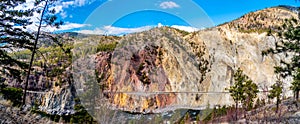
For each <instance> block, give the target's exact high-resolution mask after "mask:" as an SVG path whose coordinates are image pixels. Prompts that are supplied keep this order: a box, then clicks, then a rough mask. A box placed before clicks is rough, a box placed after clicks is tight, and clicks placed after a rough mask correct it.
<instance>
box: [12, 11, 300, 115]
mask: <svg viewBox="0 0 300 124" xmlns="http://www.w3.org/2000/svg"><path fill="white" fill-rule="evenodd" d="M292 18H294V19H296V20H297V14H295V13H293V12H291V11H289V10H287V9H286V8H282V7H281V8H269V9H265V10H261V11H257V12H254V13H250V14H247V15H245V16H243V17H242V18H240V19H237V20H235V21H233V22H230V23H226V24H223V25H220V26H217V27H214V28H210V29H205V30H201V31H198V32H193V33H190V34H188V35H183V34H182V32H180V31H178V30H175V29H173V28H169V27H161V28H155V29H152V30H150V31H145V32H141V33H135V34H129V35H127V36H123V37H121V38H114V37H104V36H103V37H101V38H99V37H97V36H91V38H90V39H89V36H86V37H84V38H87V39H88V40H92V41H93V40H95V41H96V40H100V41H103V42H104V43H110V42H115V41H117V42H118V45H117V47H116V48H115V50H113V51H110V50H108V51H102V52H99V53H97V54H92V55H89V56H87V57H83V58H79V59H78V61H79V62H76V61H77V60H76V61H75V62H73V65H72V66H74V67H77V69H79V70H77V72H79V73H76V74H73V76H74V77H75V80H74V82H72V83H70V82H68V81H67V80H66V81H65V82H66V83H65V84H66V85H63V86H55V85H54V86H53V85H49V86H50V87H52V88H51V89H52V90H50V91H47V92H43V93H29V94H30V95H29V96H30V98H29V99H28V102H29V103H31V105H35V104H36V105H39V110H41V111H45V112H47V113H49V114H59V115H67V114H73V113H74V105H75V101H74V99H75V96H76V94H75V93H76V92H77V93H79V94H80V95H86V96H85V98H87V99H81V100H82V101H83V100H89V101H94V102H98V103H96V104H94V105H96V106H99V105H101V104H107V105H108V107H110V108H114V109H118V110H123V111H129V112H136V113H157V112H163V111H167V110H174V109H178V108H194V109H202V108H203V107H204V106H206V105H207V104H210V105H211V106H213V105H229V104H232V103H233V100H232V99H231V97H230V95H229V94H228V93H225V92H226V90H225V88H228V87H229V86H230V85H232V84H233V83H234V80H233V74H234V71H235V70H236V69H237V68H241V69H242V70H243V71H244V73H245V74H246V75H248V76H249V77H250V78H251V79H252V80H253V81H254V82H255V83H256V84H258V86H259V89H260V90H266V88H267V87H270V85H271V84H273V83H274V82H275V79H276V78H275V77H276V76H275V74H274V69H273V67H274V66H275V65H278V64H279V62H280V60H282V59H286V58H284V57H283V56H280V55H269V56H262V54H261V52H262V51H263V50H266V49H268V48H272V47H274V46H275V42H276V39H277V37H276V36H275V37H272V36H267V35H266V34H267V33H266V30H268V29H272V30H280V29H279V27H280V26H281V25H282V24H283V23H284V20H286V19H292ZM92 45H97V44H90V46H92ZM79 48H80V47H79ZM79 51H80V50H79ZM75 69H76V68H75ZM85 69H86V70H92V71H84V70H85ZM95 69H96V71H95ZM73 71H74V70H73ZM95 74H96V77H93V75H95ZM40 75H43V74H40ZM36 77H40V78H36V79H34V78H33V79H32V80H33V81H36V82H41V81H43V80H44V78H43V76H36ZM64 77H68V76H64ZM76 79H78V80H76ZM67 82H68V84H67ZM91 82H96V84H93V83H91ZM285 82H286V83H287V82H289V81H288V80H287V81H285ZM16 84H17V83H16ZM49 84H52V83H50V82H49ZM73 84H74V85H80V88H79V89H78V88H77V89H76V90H77V91H75V89H74V87H73ZM99 84H100V88H99V87H98V86H99ZM33 87H35V86H33ZM285 87H286V89H288V85H285ZM87 89H88V90H87ZM89 89H93V91H91V92H90V90H89ZM100 91H101V92H100ZM99 93H100V94H99ZM287 93H288V92H287ZM87 95H89V96H87ZM287 95H289V94H287ZM99 96H100V97H99ZM260 96H261V97H266V96H264V94H260ZM95 98H96V99H95ZM100 99H101V100H100ZM99 101H101V102H99ZM88 105H89V106H90V105H91V103H88ZM107 111H108V110H107Z"/></svg>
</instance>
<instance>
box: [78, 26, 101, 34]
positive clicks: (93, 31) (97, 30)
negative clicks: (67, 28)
mask: <svg viewBox="0 0 300 124" xmlns="http://www.w3.org/2000/svg"><path fill="white" fill-rule="evenodd" d="M75 32H77V33H82V34H98V35H100V34H105V31H103V30H101V29H99V28H96V29H94V30H80V31H75Z"/></svg>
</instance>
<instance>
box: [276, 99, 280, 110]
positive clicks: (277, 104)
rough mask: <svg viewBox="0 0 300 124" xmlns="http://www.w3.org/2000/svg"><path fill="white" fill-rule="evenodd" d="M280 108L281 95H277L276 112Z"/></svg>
mask: <svg viewBox="0 0 300 124" xmlns="http://www.w3.org/2000/svg"><path fill="white" fill-rule="evenodd" d="M278 108H279V96H278V97H277V100H276V113H278Z"/></svg>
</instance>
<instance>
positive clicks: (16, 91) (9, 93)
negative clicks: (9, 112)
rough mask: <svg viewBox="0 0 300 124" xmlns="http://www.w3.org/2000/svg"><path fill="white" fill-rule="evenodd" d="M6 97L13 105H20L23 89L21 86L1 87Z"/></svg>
mask: <svg viewBox="0 0 300 124" xmlns="http://www.w3.org/2000/svg"><path fill="white" fill-rule="evenodd" d="M0 94H2V95H3V98H4V99H7V100H10V101H11V102H12V105H13V106H20V105H21V103H22V95H23V90H22V89H21V88H14V87H5V88H1V89H0Z"/></svg>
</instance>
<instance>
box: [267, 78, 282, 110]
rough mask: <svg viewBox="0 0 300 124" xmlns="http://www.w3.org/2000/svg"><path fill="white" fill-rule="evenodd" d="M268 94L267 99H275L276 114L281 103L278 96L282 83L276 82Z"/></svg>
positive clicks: (280, 92)
mask: <svg viewBox="0 0 300 124" xmlns="http://www.w3.org/2000/svg"><path fill="white" fill-rule="evenodd" d="M271 88H272V89H271V90H270V94H269V95H268V97H269V98H271V99H274V98H276V112H278V108H279V104H280V102H281V99H280V96H281V94H282V89H283V86H282V82H281V81H279V80H277V81H276V83H275V84H273V85H272V86H271Z"/></svg>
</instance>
